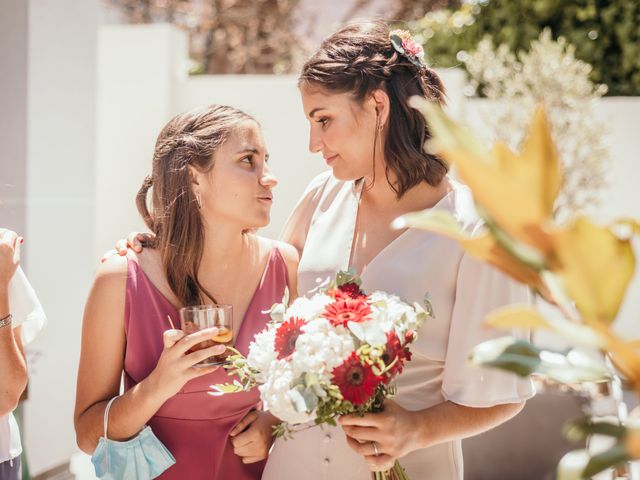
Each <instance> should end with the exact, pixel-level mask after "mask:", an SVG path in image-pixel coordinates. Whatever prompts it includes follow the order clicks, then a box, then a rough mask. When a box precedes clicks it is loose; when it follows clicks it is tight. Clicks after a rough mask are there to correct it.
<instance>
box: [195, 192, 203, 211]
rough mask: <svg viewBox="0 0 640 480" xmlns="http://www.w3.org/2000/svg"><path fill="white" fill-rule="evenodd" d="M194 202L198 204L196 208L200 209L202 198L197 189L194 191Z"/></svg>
mask: <svg viewBox="0 0 640 480" xmlns="http://www.w3.org/2000/svg"><path fill="white" fill-rule="evenodd" d="M196 203H197V204H198V210H200V209H201V208H202V199H201V198H200V192H199V191H196Z"/></svg>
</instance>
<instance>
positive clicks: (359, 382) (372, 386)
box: [332, 352, 382, 405]
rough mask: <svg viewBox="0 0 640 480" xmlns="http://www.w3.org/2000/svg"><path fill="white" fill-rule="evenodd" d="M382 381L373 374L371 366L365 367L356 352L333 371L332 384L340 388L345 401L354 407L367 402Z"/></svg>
mask: <svg viewBox="0 0 640 480" xmlns="http://www.w3.org/2000/svg"><path fill="white" fill-rule="evenodd" d="M381 381H382V377H379V376H378V375H376V374H375V373H373V371H372V370H371V366H370V365H366V364H365V365H363V364H362V362H361V361H360V358H359V357H358V355H356V353H355V352H353V353H351V356H349V358H347V359H346V360H345V361H344V362H343V363H342V365H340V366H338V367H336V368H334V369H333V379H332V382H333V383H334V384H335V385H337V386H338V388H339V389H340V393H341V394H342V396H343V397H344V399H345V400H347V401H349V402H351V403H353V404H354V405H362V404H363V403H365V402H367V401H368V400H369V399H370V398H371V396H372V395H373V394H374V393H375V391H376V387H377V386H378V385H379V384H380V382H381Z"/></svg>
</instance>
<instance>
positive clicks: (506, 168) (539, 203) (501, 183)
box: [411, 97, 561, 254]
mask: <svg viewBox="0 0 640 480" xmlns="http://www.w3.org/2000/svg"><path fill="white" fill-rule="evenodd" d="M411 105H412V106H413V107H414V108H417V109H418V110H420V111H421V112H422V114H423V115H424V116H425V118H426V119H427V121H428V124H429V128H430V130H431V133H432V135H433V141H432V142H431V144H430V145H428V148H430V149H431V150H432V151H434V153H437V154H439V155H441V156H442V157H443V158H444V159H445V160H446V161H448V162H449V163H451V164H455V166H456V171H457V173H458V175H459V177H460V179H461V180H462V181H463V182H464V183H466V184H467V185H468V186H469V187H471V190H472V191H473V194H474V198H475V199H476V201H477V203H478V204H479V205H481V206H482V207H483V209H484V210H485V211H486V213H487V215H488V216H489V217H490V218H491V219H492V220H493V221H494V222H495V223H496V224H497V225H498V226H499V227H500V228H501V229H503V230H504V231H505V232H507V233H508V234H509V235H511V236H512V237H514V238H515V239H517V240H520V241H522V242H524V243H526V244H528V245H530V246H532V247H535V248H537V249H538V250H540V251H541V252H542V253H543V254H546V253H547V252H548V251H549V249H550V241H549V236H548V234H547V233H546V232H545V230H544V228H543V227H544V225H546V224H547V223H549V222H550V221H551V218H552V215H553V204H554V201H555V199H556V196H557V195H558V192H559V190H560V183H561V177H560V169H559V162H558V156H557V153H556V149H555V146H554V144H553V141H552V138H551V133H550V130H549V125H548V122H547V118H546V115H545V113H544V110H543V109H542V108H540V107H538V108H537V109H536V112H535V114H534V116H533V121H532V123H531V127H530V130H529V135H528V137H527V140H526V141H525V143H524V148H523V150H522V153H521V154H520V155H517V154H515V153H514V152H512V151H511V150H510V149H509V148H508V147H507V146H506V145H504V144H502V143H496V145H495V146H494V147H493V150H492V151H489V150H488V149H486V148H485V147H484V146H483V145H482V144H481V143H480V142H478V140H476V139H475V138H474V136H473V135H472V134H471V133H469V132H468V131H467V130H466V129H464V128H462V127H461V126H459V125H457V124H456V123H455V122H454V121H453V120H451V119H450V118H449V117H448V116H447V115H446V114H445V113H444V112H443V111H442V110H441V109H440V107H438V106H437V105H435V104H432V103H430V102H428V101H427V100H425V99H422V98H419V97H413V98H412V100H411Z"/></svg>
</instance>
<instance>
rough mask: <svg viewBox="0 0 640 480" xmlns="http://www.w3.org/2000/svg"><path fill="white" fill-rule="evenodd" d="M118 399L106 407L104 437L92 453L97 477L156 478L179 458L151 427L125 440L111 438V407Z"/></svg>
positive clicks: (116, 479)
mask: <svg viewBox="0 0 640 480" xmlns="http://www.w3.org/2000/svg"><path fill="white" fill-rule="evenodd" d="M116 398H118V397H115V398H112V399H111V400H110V401H109V403H108V404H107V408H106V409H105V410H104V437H100V440H99V441H98V446H97V447H96V449H95V451H94V452H93V455H92V456H91V463H93V466H94V467H95V470H96V476H97V477H98V478H100V479H105V480H125V479H133V478H135V479H137V480H146V479H152V478H156V477H157V476H159V475H160V474H161V473H162V472H164V471H165V470H166V469H167V468H169V467H170V466H171V465H173V464H174V463H176V460H175V458H173V455H171V452H170V451H169V450H167V447H165V446H164V445H163V444H162V442H161V441H160V440H159V439H158V437H156V436H155V435H154V433H153V431H152V430H151V427H149V426H145V427H144V428H143V429H142V430H141V431H140V433H138V435H136V436H135V437H134V438H132V439H130V440H127V441H125V442H116V441H114V440H109V438H108V437H107V425H108V422H109V410H110V409H111V404H112V403H113V401H114V400H115V399H116Z"/></svg>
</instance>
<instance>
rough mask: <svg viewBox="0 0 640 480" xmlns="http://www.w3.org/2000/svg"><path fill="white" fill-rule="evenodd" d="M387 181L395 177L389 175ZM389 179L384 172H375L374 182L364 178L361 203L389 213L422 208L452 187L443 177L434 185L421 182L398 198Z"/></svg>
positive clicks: (442, 195) (428, 206)
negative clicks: (380, 173)
mask: <svg viewBox="0 0 640 480" xmlns="http://www.w3.org/2000/svg"><path fill="white" fill-rule="evenodd" d="M389 181H390V182H392V183H393V182H395V177H394V176H392V175H389ZM389 181H387V178H386V176H385V175H384V173H383V174H382V175H379V174H377V175H376V179H375V182H372V180H371V179H365V182H364V185H363V190H362V197H361V205H366V207H367V208H372V209H374V210H376V211H378V212H389V213H393V212H401V213H405V212H410V211H416V210H424V209H426V208H430V207H432V206H434V205H435V204H436V203H438V201H440V200H441V199H442V198H443V197H444V196H445V195H446V194H447V193H448V192H449V191H450V190H451V188H452V187H451V183H450V182H449V180H448V178H447V177H444V178H443V179H442V181H441V182H440V183H439V184H438V185H436V186H432V185H429V184H428V183H427V182H421V183H419V184H418V185H415V186H413V187H411V188H410V189H409V190H407V191H406V192H405V193H404V195H402V197H401V198H398V194H397V193H396V192H395V191H394V190H393V188H391V185H389Z"/></svg>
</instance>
